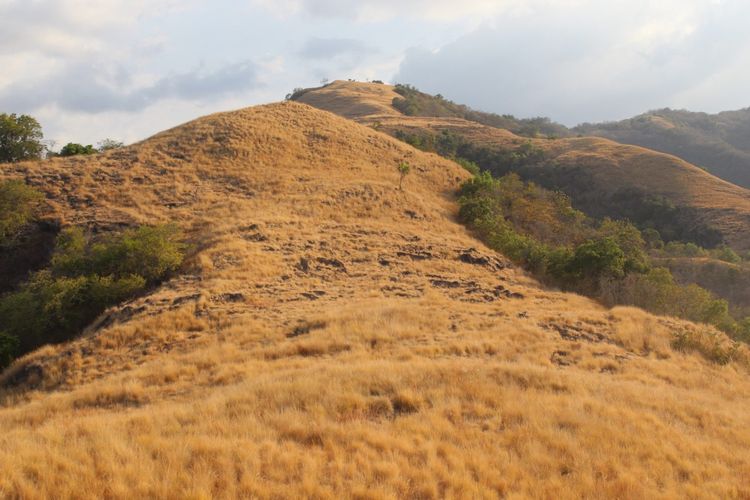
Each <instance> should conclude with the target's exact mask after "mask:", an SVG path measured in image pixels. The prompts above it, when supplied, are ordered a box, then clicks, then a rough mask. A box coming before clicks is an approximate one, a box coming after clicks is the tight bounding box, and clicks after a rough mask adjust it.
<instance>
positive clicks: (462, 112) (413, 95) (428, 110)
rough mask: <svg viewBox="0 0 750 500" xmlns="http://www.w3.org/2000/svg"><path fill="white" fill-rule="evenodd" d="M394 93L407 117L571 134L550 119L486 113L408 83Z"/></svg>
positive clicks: (529, 133) (539, 133)
mask: <svg viewBox="0 0 750 500" xmlns="http://www.w3.org/2000/svg"><path fill="white" fill-rule="evenodd" d="M394 90H395V91H396V93H398V94H400V95H401V97H397V98H395V99H394V100H393V103H392V105H393V107H394V108H396V109H397V110H399V111H401V112H402V113H403V114H405V115H408V116H434V117H447V118H463V119H464V120H469V121H473V122H477V123H481V124H483V125H487V126H490V127H495V128H502V129H506V130H510V131H511V132H513V133H515V134H517V135H523V136H526V137H538V136H548V137H569V136H571V135H572V134H571V132H570V131H569V130H568V128H567V127H565V126H564V125H560V124H559V123H554V122H552V121H551V120H550V119H549V118H543V117H539V118H525V119H519V118H516V117H514V116H512V115H502V116H501V115H497V114H494V113H483V112H481V111H476V110H473V109H471V108H469V107H468V106H464V105H461V104H456V103H454V102H453V101H450V100H448V99H445V98H444V97H443V96H441V95H439V94H438V95H436V96H431V95H429V94H425V93H424V92H420V91H419V90H417V89H416V88H415V87H413V86H411V85H408V84H407V85H404V84H397V85H396V86H395V88H394Z"/></svg>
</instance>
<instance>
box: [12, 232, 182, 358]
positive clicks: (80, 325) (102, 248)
mask: <svg viewBox="0 0 750 500" xmlns="http://www.w3.org/2000/svg"><path fill="white" fill-rule="evenodd" d="M183 255H184V245H183V244H182V243H181V242H180V233H179V231H178V230H177V229H176V228H175V227H173V226H158V227H139V228H136V229H130V230H127V231H125V232H123V233H119V234H108V235H105V236H102V237H99V238H98V239H94V238H92V237H91V236H89V235H87V234H86V233H84V231H83V230H81V229H80V228H71V229H68V230H65V231H63V232H62V233H61V234H60V235H59V236H58V239H57V244H56V248H55V252H54V254H53V257H52V260H51V263H50V267H49V269H46V270H44V271H39V272H37V273H35V274H34V275H33V276H32V277H31V279H30V280H29V281H27V282H26V283H24V284H23V285H21V287H20V288H19V289H18V290H17V291H15V292H13V293H9V294H6V295H4V296H3V297H2V298H0V348H2V346H5V347H4V349H5V351H0V357H2V356H3V355H5V356H7V355H8V352H10V351H8V349H12V352H13V355H20V354H23V353H25V352H28V351H30V350H32V349H35V348H37V347H39V346H41V345H43V344H45V343H54V342H62V341H65V340H68V339H70V338H71V337H73V336H75V335H76V334H78V333H80V331H81V330H82V329H84V328H85V327H86V325H88V324H89V323H91V321H93V320H94V319H95V318H96V317H97V316H98V315H99V314H101V313H102V312H103V311H104V310H105V309H106V308H107V307H110V306H112V305H114V304H117V303H119V302H122V301H123V300H126V299H128V298H130V297H133V296H134V295H136V294H138V293H140V292H141V291H143V290H144V289H145V288H146V287H147V286H149V285H153V284H155V283H158V282H159V281H160V280H163V279H164V278H166V277H168V276H169V274H170V273H172V272H174V271H175V270H176V269H177V268H178V267H179V266H180V264H181V263H182V259H183ZM8 339H10V340H8ZM3 353H4V354H3ZM6 360H7V358H6ZM0 366H1V365H0Z"/></svg>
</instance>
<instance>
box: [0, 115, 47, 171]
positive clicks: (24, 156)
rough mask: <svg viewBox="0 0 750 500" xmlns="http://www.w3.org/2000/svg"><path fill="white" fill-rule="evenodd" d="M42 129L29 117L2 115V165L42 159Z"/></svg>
mask: <svg viewBox="0 0 750 500" xmlns="http://www.w3.org/2000/svg"><path fill="white" fill-rule="evenodd" d="M42 137H43V134H42V127H41V125H39V122H38V121H36V120H35V119H34V118H32V117H31V116H28V115H20V116H19V115H16V114H10V115H9V114H6V113H2V114H0V163H10V162H17V161H24V160H34V159H38V158H41V157H42V153H43V152H44V145H43V144H42Z"/></svg>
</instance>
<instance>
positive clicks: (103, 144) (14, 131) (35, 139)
mask: <svg viewBox="0 0 750 500" xmlns="http://www.w3.org/2000/svg"><path fill="white" fill-rule="evenodd" d="M43 137H44V134H43V133H42V127H41V125H39V122H38V121H37V120H36V119H35V118H33V117H31V116H28V115H16V114H7V113H2V114H0V163H13V162H19V161H26V160H38V159H41V158H43V157H45V156H46V157H54V156H74V155H88V154H94V153H101V152H104V151H108V150H110V149H116V148H120V147H122V146H123V145H124V144H123V143H122V142H120V141H115V140H113V139H104V140H102V141H100V142H99V143H98V144H97V147H94V146H92V145H90V144H89V145H82V144H78V143H74V142H69V143H68V144H66V145H65V146H63V147H62V148H61V149H60V151H59V152H58V151H54V150H53V149H52V146H49V145H46V144H45V143H44V141H43Z"/></svg>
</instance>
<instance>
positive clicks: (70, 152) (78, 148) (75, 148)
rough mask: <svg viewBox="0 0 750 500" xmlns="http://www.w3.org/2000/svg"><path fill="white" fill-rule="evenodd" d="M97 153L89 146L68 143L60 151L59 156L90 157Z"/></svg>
mask: <svg viewBox="0 0 750 500" xmlns="http://www.w3.org/2000/svg"><path fill="white" fill-rule="evenodd" d="M94 153H98V151H97V150H96V148H94V146H92V145H91V144H89V145H87V146H84V145H82V144H77V143H75V142H69V143H67V144H66V145H65V146H63V148H62V149H61V150H60V156H76V155H92V154H94Z"/></svg>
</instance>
